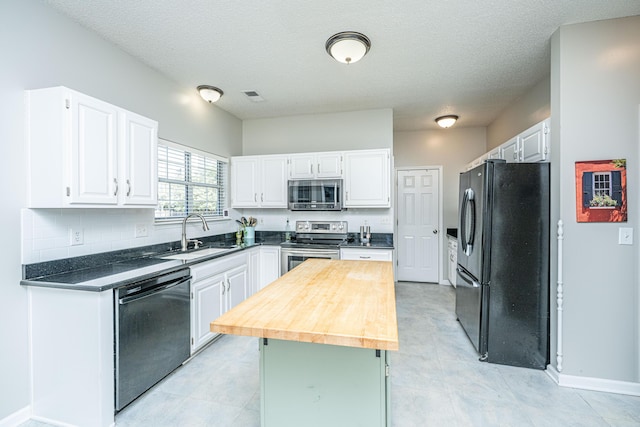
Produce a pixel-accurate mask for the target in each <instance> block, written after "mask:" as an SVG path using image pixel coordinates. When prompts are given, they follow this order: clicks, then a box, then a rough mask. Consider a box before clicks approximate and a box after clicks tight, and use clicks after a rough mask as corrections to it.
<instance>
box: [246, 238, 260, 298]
mask: <svg viewBox="0 0 640 427" xmlns="http://www.w3.org/2000/svg"><path fill="white" fill-rule="evenodd" d="M261 248H262V247H255V248H250V249H248V250H247V252H248V254H247V256H248V257H249V291H248V292H249V295H248V296H252V295H254V294H255V293H256V292H258V291H259V290H260V257H261V256H260V252H261Z"/></svg>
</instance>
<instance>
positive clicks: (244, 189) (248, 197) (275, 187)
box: [231, 156, 287, 208]
mask: <svg viewBox="0 0 640 427" xmlns="http://www.w3.org/2000/svg"><path fill="white" fill-rule="evenodd" d="M231 206H232V207H234V208H259V207H263V208H286V207H287V157H286V156H243V157H233V158H232V159H231Z"/></svg>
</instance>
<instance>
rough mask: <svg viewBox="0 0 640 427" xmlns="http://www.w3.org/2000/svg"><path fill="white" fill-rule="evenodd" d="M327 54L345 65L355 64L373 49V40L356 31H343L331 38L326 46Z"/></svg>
mask: <svg viewBox="0 0 640 427" xmlns="http://www.w3.org/2000/svg"><path fill="white" fill-rule="evenodd" d="M325 48H326V49H327V53H328V54H329V55H331V57H332V58H333V59H335V60H336V61H338V62H342V63H343V64H353V63H354V62H358V61H359V60H361V59H362V58H363V57H364V56H365V55H366V54H367V52H369V49H370V48H371V40H369V38H368V37H367V36H365V35H364V34H361V33H357V32H355V31H343V32H341V33H338V34H334V35H332V36H331V37H329V40H327V44H326V45H325Z"/></svg>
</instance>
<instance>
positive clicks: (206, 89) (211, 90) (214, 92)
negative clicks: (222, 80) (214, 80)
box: [198, 85, 224, 104]
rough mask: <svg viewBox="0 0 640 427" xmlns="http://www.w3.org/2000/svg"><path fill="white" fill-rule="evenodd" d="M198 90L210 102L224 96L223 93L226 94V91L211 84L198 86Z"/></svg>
mask: <svg viewBox="0 0 640 427" xmlns="http://www.w3.org/2000/svg"><path fill="white" fill-rule="evenodd" d="M198 92H199V93H200V96H201V97H202V99H204V100H205V101H207V102H208V103H210V104H211V103H213V102H216V101H217V100H218V99H220V98H221V97H222V95H224V92H223V91H222V89H218V88H217V87H215V86H209V85H200V86H198Z"/></svg>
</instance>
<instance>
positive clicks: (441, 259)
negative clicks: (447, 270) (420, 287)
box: [393, 165, 449, 285]
mask: <svg viewBox="0 0 640 427" xmlns="http://www.w3.org/2000/svg"><path fill="white" fill-rule="evenodd" d="M425 169H427V170H429V169H432V170H437V171H438V249H439V250H438V283H439V284H440V285H449V282H448V281H446V280H445V279H444V254H443V251H444V249H443V245H444V238H443V227H444V224H443V219H442V209H443V206H442V203H443V195H442V188H443V186H442V181H443V169H444V167H443V166H442V165H431V166H403V167H397V168H394V172H393V180H394V186H393V188H394V191H395V197H394V208H393V215H394V217H395V221H394V223H393V245H394V247H395V248H397V247H398V241H397V239H398V218H399V216H398V207H399V206H400V204H399V200H398V195H399V194H400V193H399V192H398V172H399V171H412V170H425ZM444 234H446V230H445V231H444ZM394 252H395V255H396V267H397V266H398V251H397V250H395V251H394ZM396 269H397V268H396Z"/></svg>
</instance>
